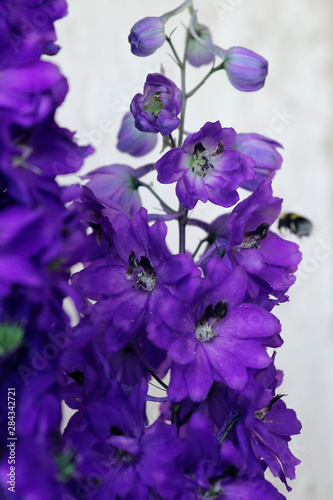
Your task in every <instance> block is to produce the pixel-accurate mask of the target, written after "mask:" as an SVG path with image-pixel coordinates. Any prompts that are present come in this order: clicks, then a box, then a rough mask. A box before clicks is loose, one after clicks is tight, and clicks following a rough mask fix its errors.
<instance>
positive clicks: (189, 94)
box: [185, 63, 223, 99]
mask: <svg viewBox="0 0 333 500" xmlns="http://www.w3.org/2000/svg"><path fill="white" fill-rule="evenodd" d="M220 69H223V63H221V64H219V65H218V66H216V67H215V68H212V69H211V70H210V71H209V72H208V73H207V75H206V76H205V77H204V78H203V79H202V80H201V82H199V83H198V85H196V86H195V87H194V88H193V89H192V90H190V92H188V93H187V94H186V95H185V97H186V99H188V98H189V97H192V95H193V94H195V93H196V91H197V90H199V89H200V87H202V86H203V84H204V83H205V82H206V81H207V80H208V78H209V77H210V76H211V75H212V74H213V73H215V71H219V70H220Z"/></svg>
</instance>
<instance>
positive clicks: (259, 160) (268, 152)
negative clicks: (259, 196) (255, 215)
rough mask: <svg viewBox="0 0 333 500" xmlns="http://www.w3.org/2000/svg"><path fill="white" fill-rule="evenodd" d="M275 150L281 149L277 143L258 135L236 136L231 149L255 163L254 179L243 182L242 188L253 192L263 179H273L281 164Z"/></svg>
mask: <svg viewBox="0 0 333 500" xmlns="http://www.w3.org/2000/svg"><path fill="white" fill-rule="evenodd" d="M277 148H282V145H281V144H280V143H279V142H276V141H274V140H273V139H269V138H268V137H264V136H263V135H260V134H238V135H237V139H236V140H235V142H234V143H233V145H232V149H236V150H237V151H239V152H240V153H243V154H245V155H247V156H250V157H251V158H252V159H253V160H254V161H255V162H256V166H255V167H254V171H255V173H256V175H255V177H254V178H253V179H251V180H248V181H245V182H244V183H243V184H242V188H244V189H248V190H249V191H254V190H255V189H256V188H257V187H258V186H259V184H260V183H261V182H262V181H263V180H264V179H273V177H274V175H275V172H276V170H279V169H280V168H281V164H282V156H281V155H280V153H279V152H278V151H277Z"/></svg>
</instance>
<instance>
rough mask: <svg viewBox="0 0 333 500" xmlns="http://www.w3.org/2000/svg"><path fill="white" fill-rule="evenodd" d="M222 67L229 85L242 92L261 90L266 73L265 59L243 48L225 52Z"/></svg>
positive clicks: (233, 48)
mask: <svg viewBox="0 0 333 500" xmlns="http://www.w3.org/2000/svg"><path fill="white" fill-rule="evenodd" d="M223 67H224V69H225V70H226V72H227V75H228V78H229V81H230V83H231V85H233V86H234V87H235V88H236V89H238V90H241V91H243V92H253V91H254V90H259V89H261V88H262V87H263V86H264V84H265V79H266V76H267V73H268V62H267V61H266V59H264V58H263V57H262V56H260V55H259V54H256V53H255V52H252V50H249V49H246V48H244V47H231V48H230V49H229V50H227V52H226V55H225V59H224V62H223Z"/></svg>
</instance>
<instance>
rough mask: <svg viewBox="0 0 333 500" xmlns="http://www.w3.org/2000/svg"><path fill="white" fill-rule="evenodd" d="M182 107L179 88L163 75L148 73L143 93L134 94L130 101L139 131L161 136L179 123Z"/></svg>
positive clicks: (165, 134) (169, 132)
mask: <svg viewBox="0 0 333 500" xmlns="http://www.w3.org/2000/svg"><path fill="white" fill-rule="evenodd" d="M181 109H182V93H181V91H180V89H179V88H178V87H177V86H176V85H175V84H174V83H173V82H172V81H171V80H169V78H167V77H166V76H164V75H161V74H160V73H150V74H149V75H147V78H146V82H145V85H144V93H143V94H136V95H135V96H134V97H133V99H132V102H131V113H132V115H133V116H134V119H135V127H136V128H137V129H138V130H141V132H152V133H154V134H158V133H159V132H160V133H161V134H162V135H163V137H165V136H167V135H169V134H171V132H172V131H173V130H175V129H176V128H177V127H178V126H179V124H180V119H179V118H178V116H177V115H179V113H180V111H181Z"/></svg>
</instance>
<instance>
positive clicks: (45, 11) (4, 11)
mask: <svg viewBox="0 0 333 500" xmlns="http://www.w3.org/2000/svg"><path fill="white" fill-rule="evenodd" d="M66 14H67V2H66V0H56V1H54V0H52V1H50V0H41V1H35V0H34V1H33V2H31V1H29V2H27V1H25V0H20V1H18V2H15V3H13V2H11V1H10V0H3V1H2V2H1V5H0V17H1V24H0V37H1V47H0V69H1V70H2V69H4V68H7V67H14V66H22V65H27V64H31V63H32V62H34V61H36V60H38V59H39V58H40V56H41V55H42V54H43V53H46V54H48V55H50V54H54V53H55V51H57V49H56V48H55V44H54V42H55V40H56V34H55V30H54V26H53V23H54V21H56V20H57V19H59V18H61V17H64V16H65V15H66ZM52 47H53V49H52Z"/></svg>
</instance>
